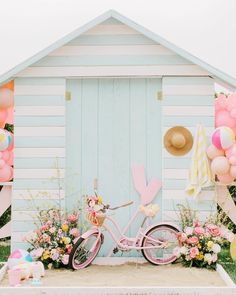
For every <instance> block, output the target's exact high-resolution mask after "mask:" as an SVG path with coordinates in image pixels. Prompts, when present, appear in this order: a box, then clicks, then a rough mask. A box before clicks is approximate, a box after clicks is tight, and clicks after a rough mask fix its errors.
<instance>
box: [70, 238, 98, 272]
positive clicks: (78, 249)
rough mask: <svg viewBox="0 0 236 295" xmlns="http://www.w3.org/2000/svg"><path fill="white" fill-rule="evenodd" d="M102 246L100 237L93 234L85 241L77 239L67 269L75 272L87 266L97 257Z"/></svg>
mask: <svg viewBox="0 0 236 295" xmlns="http://www.w3.org/2000/svg"><path fill="white" fill-rule="evenodd" d="M101 245H102V237H101V236H100V237H98V233H93V234H91V235H90V236H88V237H87V238H86V239H84V238H79V240H78V241H77V242H76V243H75V245H74V247H73V249H72V251H71V253H70V257H69V267H70V268H72V269H74V270H77V269H82V268H85V267H87V266H89V265H90V264H91V263H92V262H93V260H94V259H95V257H96V256H97V254H98V252H99V250H100V248H101Z"/></svg>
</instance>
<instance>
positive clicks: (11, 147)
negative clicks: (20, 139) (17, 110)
mask: <svg viewBox="0 0 236 295" xmlns="http://www.w3.org/2000/svg"><path fill="white" fill-rule="evenodd" d="M8 134H9V135H10V137H11V142H10V144H9V146H8V148H7V151H11V150H13V148H14V136H13V134H12V133H11V132H8Z"/></svg>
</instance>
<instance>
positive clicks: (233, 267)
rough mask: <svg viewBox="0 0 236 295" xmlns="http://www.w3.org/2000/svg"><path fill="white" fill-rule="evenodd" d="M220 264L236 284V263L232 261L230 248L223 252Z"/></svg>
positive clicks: (220, 256)
mask: <svg viewBox="0 0 236 295" xmlns="http://www.w3.org/2000/svg"><path fill="white" fill-rule="evenodd" d="M218 263H219V264H221V265H222V266H223V267H224V269H225V270H226V271H227V273H228V274H229V275H230V277H231V279H232V280H233V281H234V282H235V283H236V262H235V261H233V260H232V258H231V256H230V251H229V248H225V249H223V250H222V251H221V253H220V255H219V260H218Z"/></svg>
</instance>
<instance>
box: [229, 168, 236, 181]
mask: <svg viewBox="0 0 236 295" xmlns="http://www.w3.org/2000/svg"><path fill="white" fill-rule="evenodd" d="M229 174H230V175H231V176H232V177H233V178H234V179H235V178H236V166H231V167H230V170H229Z"/></svg>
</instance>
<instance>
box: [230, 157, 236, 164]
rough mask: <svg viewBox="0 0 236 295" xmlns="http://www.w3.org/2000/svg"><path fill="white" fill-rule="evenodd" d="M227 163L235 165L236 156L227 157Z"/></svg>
mask: <svg viewBox="0 0 236 295" xmlns="http://www.w3.org/2000/svg"><path fill="white" fill-rule="evenodd" d="M229 163H230V165H236V157H235V156H231V157H229Z"/></svg>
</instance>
